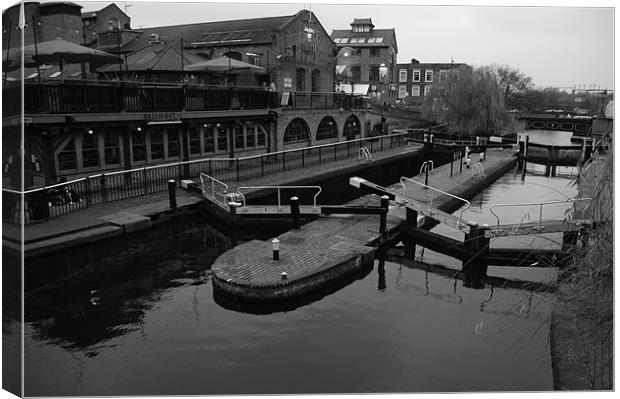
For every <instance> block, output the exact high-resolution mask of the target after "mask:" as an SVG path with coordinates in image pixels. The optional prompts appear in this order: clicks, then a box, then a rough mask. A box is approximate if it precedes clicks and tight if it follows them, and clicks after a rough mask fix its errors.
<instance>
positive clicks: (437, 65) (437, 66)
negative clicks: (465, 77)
mask: <svg viewBox="0 0 620 399" xmlns="http://www.w3.org/2000/svg"><path fill="white" fill-rule="evenodd" d="M410 66H413V67H414V68H427V69H452V68H458V67H460V66H467V67H468V66H469V65H467V64H465V63H462V62H444V63H441V62H420V63H418V64H412V63H410V62H407V63H398V64H396V67H397V68H408V67H410Z"/></svg>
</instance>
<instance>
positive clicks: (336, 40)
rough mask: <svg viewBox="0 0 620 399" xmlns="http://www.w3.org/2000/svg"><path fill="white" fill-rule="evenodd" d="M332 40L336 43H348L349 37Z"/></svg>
mask: <svg viewBox="0 0 620 399" xmlns="http://www.w3.org/2000/svg"><path fill="white" fill-rule="evenodd" d="M334 41H335V42H336V43H338V44H344V43H348V42H349V38H348V37H338V38H336V39H335V40H334Z"/></svg>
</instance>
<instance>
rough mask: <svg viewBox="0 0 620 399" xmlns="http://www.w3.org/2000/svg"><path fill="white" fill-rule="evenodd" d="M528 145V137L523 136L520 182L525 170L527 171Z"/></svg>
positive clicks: (523, 177)
mask: <svg viewBox="0 0 620 399" xmlns="http://www.w3.org/2000/svg"><path fill="white" fill-rule="evenodd" d="M529 143H530V136H525V146H524V147H523V167H522V168H521V180H525V170H526V169H527V155H528V154H527V153H528V146H529Z"/></svg>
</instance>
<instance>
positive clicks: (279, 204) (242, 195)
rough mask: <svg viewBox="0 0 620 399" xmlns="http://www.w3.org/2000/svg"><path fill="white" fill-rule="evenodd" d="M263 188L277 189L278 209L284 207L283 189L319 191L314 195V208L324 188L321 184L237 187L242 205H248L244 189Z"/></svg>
mask: <svg viewBox="0 0 620 399" xmlns="http://www.w3.org/2000/svg"><path fill="white" fill-rule="evenodd" d="M262 189H268V190H276V192H277V198H278V209H280V208H282V190H291V189H302V190H306V189H311V190H317V192H316V193H315V194H314V197H313V199H312V207H313V208H316V198H317V197H318V196H319V194H321V191H323V188H321V186H242V187H239V188H237V193H238V194H239V195H240V196H241V206H246V205H247V204H246V199H245V194H244V193H243V192H242V191H245V190H262Z"/></svg>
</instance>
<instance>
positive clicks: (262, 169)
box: [260, 155, 265, 176]
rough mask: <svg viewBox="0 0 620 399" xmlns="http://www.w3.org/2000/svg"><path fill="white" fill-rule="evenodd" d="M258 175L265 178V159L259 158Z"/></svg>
mask: <svg viewBox="0 0 620 399" xmlns="http://www.w3.org/2000/svg"><path fill="white" fill-rule="evenodd" d="M260 175H261V176H265V157H264V156H263V155H261V156H260Z"/></svg>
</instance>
